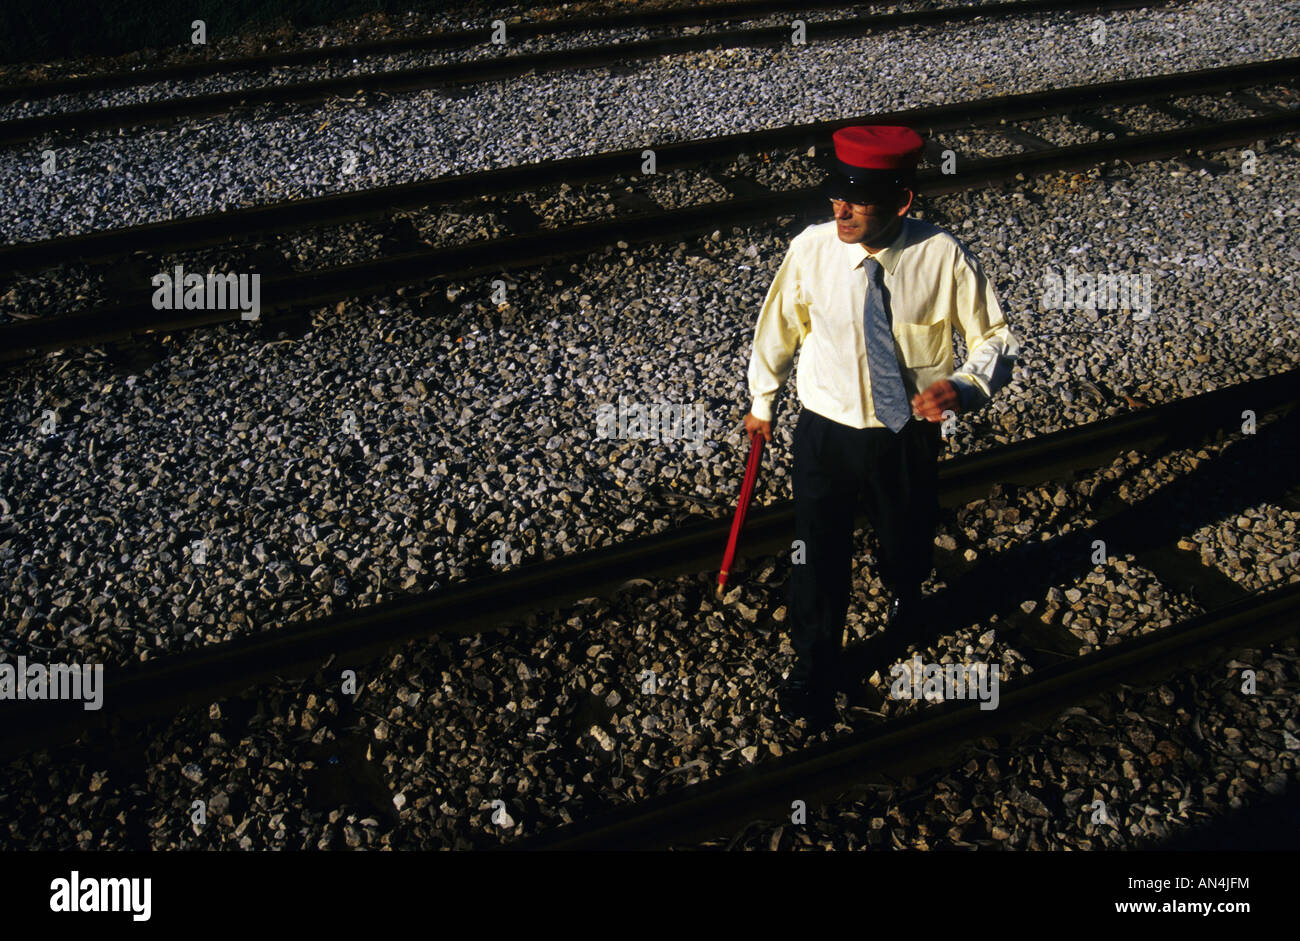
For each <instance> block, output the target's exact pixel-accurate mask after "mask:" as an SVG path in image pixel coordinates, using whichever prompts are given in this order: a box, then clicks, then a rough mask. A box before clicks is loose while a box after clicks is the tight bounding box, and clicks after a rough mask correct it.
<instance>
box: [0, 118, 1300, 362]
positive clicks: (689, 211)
mask: <svg viewBox="0 0 1300 941" xmlns="http://www.w3.org/2000/svg"><path fill="white" fill-rule="evenodd" d="M1296 130H1300V111H1294V112H1287V113H1284V114H1271V115H1265V116H1262V117H1256V118H1243V119H1239V120H1235V121H1225V122H1209V123H1206V124H1201V125H1197V126H1194V127H1189V128H1180V129H1178V130H1173V131H1163V132H1158V133H1154V134H1140V135H1134V136H1132V137H1126V138H1121V139H1118V140H1114V141H1100V142H1095V143H1091V144H1081V145H1076V146H1073V147H1061V148H1056V149H1053V150H1046V151H1041V152H1036V153H1028V154H1016V155H1012V156H1007V157H995V158H990V159H986V160H977V161H971V162H970V163H968V164H967V165H966V166H965V168H964V169H963V170H962V171H961V172H960V173H957V174H955V175H951V176H945V175H942V174H940V173H938V172H937V171H928V172H924V173H922V174H921V175H920V177H919V179H918V188H919V189H920V191H921V192H922V193H925V194H930V195H936V194H946V193H953V192H958V191H962V190H967V189H974V188H977V187H983V186H988V185H991V184H994V183H1002V182H1007V181H1014V180H1016V179H1018V178H1025V177H1028V176H1033V175H1042V174H1046V173H1052V172H1058V171H1063V170H1077V169H1084V168H1090V167H1094V166H1097V165H1100V164H1104V163H1109V162H1111V161H1116V160H1123V161H1130V162H1132V161H1148V160H1157V159H1165V158H1168V157H1173V156H1177V155H1179V154H1182V153H1186V152H1188V151H1194V150H1202V151H1212V150H1221V149H1225V148H1228V147H1233V146H1237V145H1239V144H1242V143H1247V142H1253V141H1256V140H1260V139H1263V138H1268V137H1271V136H1276V135H1280V134H1286V133H1291V132H1294V131H1296ZM820 200H821V196H820V193H819V191H818V190H817V189H816V188H812V189H800V190H794V191H789V192H782V193H773V194H771V195H766V196H759V197H750V198H743V199H733V200H726V201H721V202H714V203H708V204H705V205H701V206H692V207H688V208H685V209H680V210H674V211H671V212H661V213H645V214H634V215H628V216H624V217H620V218H619V219H616V220H612V221H607V222H593V223H585V224H582V225H577V226H570V227H566V228H559V229H549V230H544V231H542V232H539V233H537V234H535V235H528V236H515V237H511V238H505V239H489V240H482V241H477V242H472V243H468V244H464V245H457V246H451V247H446V248H437V249H428V250H422V251H416V252H407V253H403V254H398V255H391V256H387V257H383V258H379V259H375V260H372V261H365V262H358V263H355V264H351V265H343V266H339V267H335V268H328V269H319V270H315V271H309V272H303V273H295V274H290V275H283V276H276V277H268V278H266V279H264V280H263V282H262V297H263V298H264V300H263V303H262V308H261V309H262V311H264V312H271V311H277V312H284V311H288V310H301V309H305V308H311V307H318V306H321V305H324V304H327V303H330V302H334V301H338V300H342V299H345V298H349V297H357V296H362V295H367V294H374V293H377V292H388V291H391V290H392V289H393V288H395V287H398V286H403V285H406V286H409V285H414V284H421V283H425V282H428V281H429V280H431V279H433V278H436V277H440V276H446V275H450V274H456V275H458V276H462V277H463V276H469V275H473V274H479V273H483V272H500V271H505V270H510V269H515V268H521V267H529V266H535V265H542V264H547V263H550V262H554V261H556V260H559V259H568V258H572V257H575V256H583V255H587V254H590V253H592V252H594V251H597V250H599V249H601V248H606V247H609V246H611V245H613V244H615V243H616V242H618V241H620V240H621V241H624V242H626V243H628V244H631V243H633V242H637V243H644V242H652V241H662V240H667V239H672V238H680V237H683V236H688V235H694V234H699V233H702V232H709V231H712V230H713V229H716V228H718V227H719V225H721V224H725V225H729V226H733V225H740V224H744V223H753V222H760V221H763V220H770V219H772V218H774V217H777V216H780V215H785V214H796V215H797V214H799V213H801V212H812V211H814V210H815V207H816V206H818V205H819V204H820ZM151 294H152V290H151V289H149V288H148V287H144V286H142V290H141V295H140V297H139V299H137V300H135V301H133V302H127V303H120V304H116V305H112V306H106V307H100V308H95V309H91V310H85V311H78V312H76V313H73V314H67V315H63V316H59V317H47V318H39V319H34V320H28V321H23V322H20V323H10V324H5V325H3V326H0V362H12V361H15V360H19V359H23V358H26V357H27V356H29V355H30V353H31V352H33V351H38V350H52V349H62V348H68V347H73V346H81V345H86V344H90V343H96V342H102V341H106V340H112V339H117V338H121V337H127V336H131V335H133V334H136V333H160V332H171V331H176V330H182V329H191V328H194V327H201V326H207V325H210V324H216V323H222V322H227V321H231V320H236V319H238V317H239V312H238V311H230V310H224V311H223V310H193V311H187V310H182V311H176V310H154V309H153V308H152V306H150V304H149V303H148V302H147V298H148V297H149V296H150V295H151Z"/></svg>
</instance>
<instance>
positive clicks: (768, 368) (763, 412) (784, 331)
mask: <svg viewBox="0 0 1300 941" xmlns="http://www.w3.org/2000/svg"><path fill="white" fill-rule="evenodd" d="M799 254H800V253H799V240H798V239H797V238H796V239H795V241H794V242H792V243H791V244H790V248H789V250H788V251H787V252H786V253H785V259H784V260H783V261H782V262H781V267H780V268H779V269H777V272H776V277H775V278H773V279H772V286H771V287H770V288H768V291H767V298H766V300H764V301H763V309H762V311H761V312H760V313H759V315H758V325H757V326H756V327H755V328H754V349H753V352H752V353H751V354H750V357H749V394H750V395H751V396H752V397H753V405H751V406H750V411H751V412H752V413H753V415H754V417H755V418H757V419H759V420H760V421H771V420H772V401H773V399H775V398H776V394H777V392H779V391H780V389H781V386H782V385H784V384H785V380H786V379H787V378H788V377H789V375H790V370H791V368H792V367H793V365H794V354H795V350H796V349H798V347H799V343H800V341H801V340H802V339H803V337H804V336H805V335H806V334H807V332H808V331H807V327H808V325H809V322H810V321H809V310H808V305H807V304H806V303H805V302H804V298H803V293H802V290H801V286H800V265H799Z"/></svg>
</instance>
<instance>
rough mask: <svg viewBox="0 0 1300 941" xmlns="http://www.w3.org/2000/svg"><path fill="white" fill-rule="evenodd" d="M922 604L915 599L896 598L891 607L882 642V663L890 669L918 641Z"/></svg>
mask: <svg viewBox="0 0 1300 941" xmlns="http://www.w3.org/2000/svg"><path fill="white" fill-rule="evenodd" d="M919 606H920V602H919V600H917V599H914V598H895V599H894V600H893V602H891V603H890V605H889V617H888V619H887V620H886V621H885V628H884V636H883V637H882V638H881V641H880V658H881V659H880V663H881V665H882V667H883V668H885V669H888V668H889V667H891V666H893V665H894V664H895V663H897V662H898V661H899V660H901V659H903V657H904V655H905V654H907V652H908V651H909V650H910V649H911V648H912V646H913V644H915V643H916V641H917V633H918V627H919V624H920V616H919V614H918V612H917V608H918V607H919Z"/></svg>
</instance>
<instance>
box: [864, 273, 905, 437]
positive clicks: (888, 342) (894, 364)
mask: <svg viewBox="0 0 1300 941" xmlns="http://www.w3.org/2000/svg"><path fill="white" fill-rule="evenodd" d="M862 269H863V270H864V271H865V272H866V273H867V303H866V306H865V308H864V310H863V313H862V317H863V327H864V335H865V336H866V340H867V367H868V369H869V370H870V372H871V403H872V405H873V406H874V407H875V410H876V418H878V419H879V420H880V421H882V422H884V424H885V426H886V427H887V428H889V430H890V431H892V432H894V433H895V434H897V433H898V432H899V431H900V430H901V429H902V427H903V426H904V425H906V424H907V423H908V421H910V420H911V418H912V406H911V404H910V403H909V402H908V401H907V390H906V389H905V388H903V376H902V373H900V372H899V369H898V357H897V356H896V355H894V332H893V330H892V329H890V326H889V315H888V314H887V313H886V312H885V298H884V295H883V294H882V293H881V289H880V262H878V261H876V260H875V259H874V258H868V259H866V260H865V261H863V262H862Z"/></svg>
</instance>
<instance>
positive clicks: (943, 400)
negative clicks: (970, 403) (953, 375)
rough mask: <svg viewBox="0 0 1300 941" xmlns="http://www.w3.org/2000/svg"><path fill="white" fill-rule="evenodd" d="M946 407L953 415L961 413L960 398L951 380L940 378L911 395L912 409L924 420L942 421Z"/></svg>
mask: <svg viewBox="0 0 1300 941" xmlns="http://www.w3.org/2000/svg"><path fill="white" fill-rule="evenodd" d="M948 409H951V410H952V413H953V414H954V415H960V414H961V399H960V398H958V396H957V387H956V386H954V385H953V384H952V382H951V380H948V379H940V380H939V381H938V382H936V383H934V384H933V385H931V386H930V387H929V388H928V389H926V390H925V391H924V392H921V393H919V394H917V395H914V396H912V411H913V412H915V413H916V414H917V415H920V416H921V417H922V418H924V419H925V420H926V421H934V422H940V421H943V413H944V412H945V411H946V410H948Z"/></svg>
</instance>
